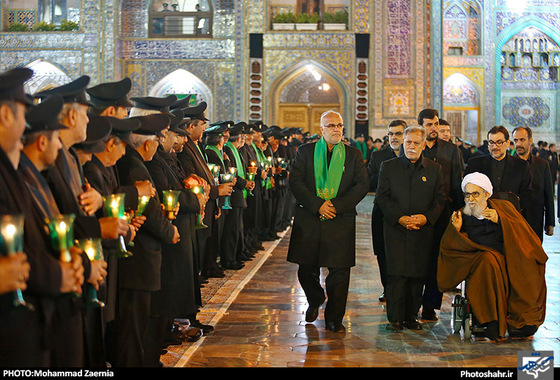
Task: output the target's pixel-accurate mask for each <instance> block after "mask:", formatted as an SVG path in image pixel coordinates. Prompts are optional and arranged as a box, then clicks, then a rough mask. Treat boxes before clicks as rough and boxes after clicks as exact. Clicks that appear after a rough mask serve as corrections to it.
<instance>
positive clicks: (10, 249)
mask: <svg viewBox="0 0 560 380" xmlns="http://www.w3.org/2000/svg"><path fill="white" fill-rule="evenodd" d="M23 220H24V216H23V215H3V216H2V218H1V223H0V224H1V227H0V239H1V242H2V244H1V246H2V248H1V250H2V254H3V255H6V256H10V255H13V254H16V253H18V252H23ZM13 305H14V306H23V307H27V308H28V309H30V310H33V309H34V307H33V305H31V304H28V303H27V302H26V301H25V299H24V298H23V293H22V291H21V289H16V291H15V292H14V294H13Z"/></svg>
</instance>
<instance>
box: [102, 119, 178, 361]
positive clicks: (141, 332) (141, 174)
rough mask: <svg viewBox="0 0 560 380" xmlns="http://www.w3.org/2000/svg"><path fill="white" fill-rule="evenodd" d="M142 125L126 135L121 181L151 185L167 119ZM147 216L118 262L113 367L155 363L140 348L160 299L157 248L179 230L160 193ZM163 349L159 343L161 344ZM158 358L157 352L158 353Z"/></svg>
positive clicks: (172, 240)
mask: <svg viewBox="0 0 560 380" xmlns="http://www.w3.org/2000/svg"><path fill="white" fill-rule="evenodd" d="M140 121H141V124H142V125H141V127H140V129H137V130H136V131H134V133H130V134H129V135H128V136H126V137H125V142H126V144H127V147H126V153H125V155H124V156H123V157H122V158H121V159H120V160H119V161H117V170H118V172H119V177H120V179H121V181H122V183H123V184H124V185H133V184H134V183H136V182H137V181H145V180H148V181H150V182H151V183H152V184H153V186H154V187H155V184H154V182H153V179H152V177H151V175H150V172H149V171H148V169H147V168H146V166H145V162H146V161H150V160H151V159H152V158H153V156H154V154H155V152H156V151H157V148H158V145H159V144H158V141H157V137H156V134H159V133H160V132H161V131H162V130H163V129H165V128H167V127H168V126H169V117H167V116H166V115H163V114H154V115H147V116H142V117H140ZM144 216H145V217H146V220H145V221H144V223H143V225H142V227H141V228H140V229H139V230H138V231H137V233H136V236H135V238H134V246H133V247H130V251H131V253H132V256H130V257H127V258H126V259H123V260H122V261H120V262H119V281H120V287H119V295H118V300H119V308H118V310H119V314H118V315H117V317H116V319H115V321H114V323H113V326H112V329H113V331H112V334H111V341H110V343H109V345H108V346H109V347H110V348H111V352H108V356H109V358H110V362H111V364H112V365H113V366H115V367H132V366H144V365H146V364H148V365H157V361H156V363H155V364H154V363H153V361H149V363H146V358H145V356H144V351H145V350H144V348H145V347H146V345H151V344H154V342H151V341H149V340H148V339H147V337H146V334H145V333H146V331H149V329H150V327H151V326H150V323H153V322H154V321H153V319H155V318H151V317H152V316H153V315H154V312H155V313H157V310H154V309H153V308H154V306H157V305H159V304H158V303H157V302H154V301H160V300H155V299H153V297H154V294H156V293H157V292H158V291H159V290H160V289H161V260H162V259H161V255H162V253H161V250H162V244H163V243H169V244H171V243H177V242H178V240H179V238H180V236H179V233H178V230H177V228H176V227H175V226H174V225H173V224H172V223H171V222H170V221H169V220H168V219H167V218H166V217H165V215H164V214H163V212H162V208H161V202H160V198H159V195H158V194H157V193H156V194H155V195H154V197H152V198H150V201H149V202H148V205H147V207H146V210H145V211H144ZM160 348H161V346H160ZM157 358H158V359H159V355H158V356H157Z"/></svg>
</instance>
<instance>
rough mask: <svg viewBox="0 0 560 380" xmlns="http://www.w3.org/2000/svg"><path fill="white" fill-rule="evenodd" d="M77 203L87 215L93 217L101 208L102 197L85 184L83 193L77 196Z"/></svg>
mask: <svg viewBox="0 0 560 380" xmlns="http://www.w3.org/2000/svg"><path fill="white" fill-rule="evenodd" d="M78 202H79V203H80V207H81V208H82V210H84V212H85V213H86V214H87V215H93V214H94V213H95V212H96V211H97V210H99V209H100V208H101V206H103V197H102V196H101V194H99V192H98V191H97V190H95V189H94V188H93V187H91V185H90V184H89V183H86V184H85V185H84V192H83V193H81V194H80V195H79V196H78Z"/></svg>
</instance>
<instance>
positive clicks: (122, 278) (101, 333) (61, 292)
mask: <svg viewBox="0 0 560 380" xmlns="http://www.w3.org/2000/svg"><path fill="white" fill-rule="evenodd" d="M32 75H33V73H32V71H31V70H29V69H25V68H16V69H13V70H10V71H8V72H5V73H2V74H0V133H1V135H0V141H1V143H0V144H1V147H2V149H1V150H0V181H1V184H0V204H1V209H0V214H1V215H8V214H23V215H24V216H25V232H24V238H25V244H24V252H25V253H19V254H16V255H13V256H10V257H2V258H1V259H0V294H1V296H0V301H1V302H2V307H1V308H0V319H2V323H1V326H2V327H0V353H1V355H0V361H1V364H0V365H1V366H10V367H44V366H49V367H82V366H90V367H105V366H106V365H107V363H109V364H110V365H111V366H114V367H132V366H135V367H138V366H158V365H159V357H160V354H161V352H162V349H163V348H164V347H165V346H166V341H169V339H171V338H173V337H172V336H170V335H171V330H172V328H173V325H174V321H176V320H181V321H182V320H188V323H189V324H190V326H191V328H193V329H199V330H202V331H204V332H205V333H208V332H210V331H212V326H208V325H204V324H202V323H200V322H199V321H198V320H197V317H196V315H197V312H198V310H199V308H200V306H201V303H202V301H201V296H200V287H201V286H202V285H201V282H203V280H204V277H203V276H202V275H208V271H209V270H210V269H216V266H215V265H216V262H217V261H218V256H217V255H216V252H217V250H220V252H223V251H222V248H223V246H226V245H227V244H230V243H231V242H229V241H228V242H227V244H225V243H224V242H225V241H226V240H227V239H225V240H224V239H221V238H220V237H224V236H230V237H231V238H233V236H234V237H235V238H237V242H243V244H237V245H238V246H241V247H245V249H244V250H242V249H239V248H238V249H237V250H236V259H237V260H243V259H248V257H247V256H245V257H241V255H242V254H248V255H251V254H252V253H253V254H254V252H256V251H257V250H259V249H262V241H263V240H272V239H275V238H277V235H276V233H277V232H279V231H281V230H283V229H284V228H285V227H286V225H287V223H288V221H289V220H290V219H291V214H290V212H291V200H290V198H289V197H288V196H286V194H287V189H286V188H285V186H284V188H283V189H282V185H278V184H279V183H281V182H282V180H281V179H282V177H283V176H287V170H286V168H283V169H282V170H278V171H277V172H276V170H275V168H274V163H275V162H277V161H278V158H279V157H280V155H284V157H283V159H284V160H286V161H289V159H290V158H291V157H293V149H295V145H296V144H287V140H288V138H287V135H290V136H291V134H292V133H291V132H292V131H285V130H281V129H280V128H278V127H271V128H267V127H266V126H265V125H263V124H259V125H253V126H251V127H250V126H248V125H246V124H245V123H237V124H236V125H234V126H228V125H227V123H215V124H214V125H212V126H211V128H210V133H209V134H208V136H210V135H211V134H214V133H215V132H216V130H219V131H221V133H224V132H225V133H227V132H229V133H230V135H232V136H231V137H230V138H231V140H233V141H232V143H233V142H236V140H241V139H242V138H241V137H238V138H236V137H235V136H243V137H244V136H250V137H249V138H248V140H251V138H253V141H252V142H251V143H248V142H247V140H246V141H245V142H246V144H245V149H243V148H241V147H240V146H239V145H237V147H238V148H239V152H242V154H239V155H238V154H236V153H234V151H233V150H231V149H230V154H227V161H228V164H227V165H232V166H235V165H239V164H240V162H241V164H244V165H246V166H245V167H244V172H245V173H246V172H247V171H248V170H249V166H251V164H250V163H252V162H254V163H255V166H256V171H257V178H259V179H261V180H256V181H254V183H249V182H251V181H246V180H245V179H243V178H241V177H240V176H239V175H238V177H237V179H238V181H237V182H236V184H235V186H233V185H232V184H231V183H230V184H217V183H216V182H214V177H213V176H212V173H210V171H209V168H208V165H207V164H208V161H207V155H206V154H205V153H207V152H208V150H205V149H204V146H203V145H202V144H201V137H202V133H203V132H204V129H205V128H206V122H207V121H208V120H207V119H206V117H205V116H204V112H205V109H206V103H204V102H201V103H200V104H198V105H197V106H194V107H190V106H188V101H189V99H188V98H186V99H181V100H179V99H177V97H175V96H174V95H172V96H168V97H164V98H155V97H139V98H131V99H130V100H129V99H128V96H127V95H128V92H129V91H130V89H131V82H130V80H129V79H128V78H125V79H123V80H122V81H119V82H111V83H104V84H100V85H97V86H94V87H91V88H87V86H88V84H89V77H87V76H82V77H80V78H78V79H77V80H75V81H72V82H71V83H68V84H66V85H63V86H60V87H56V88H53V89H50V90H47V91H43V92H41V93H38V94H35V95H34V97H35V98H36V99H39V100H40V103H39V104H36V103H37V102H36V101H35V102H34V101H33V100H32V98H31V96H30V95H28V94H25V93H24V90H23V88H24V87H23V86H24V83H25V82H26V81H27V80H29V79H30V78H31V77H32ZM86 93H87V94H89V99H88V96H87V95H86ZM131 100H132V101H134V102H135V103H134V104H133V103H131V102H130V101H131ZM130 107H132V109H131V113H130V116H128V109H129V108H130ZM26 126H27V127H26ZM263 132H266V133H265V136H267V137H266V139H267V140H266V144H263V143H264V142H265V141H264V140H263V139H262V138H261V137H260V136H261V134H263ZM256 136H258V138H256ZM254 137H255V138H254ZM175 138H178V139H179V140H181V139H183V141H184V142H183V144H181V143H178V144H172V143H171V141H175V140H174V139H175ZM22 141H23V144H24V146H23V147H22ZM228 145H229V144H228ZM259 145H260V147H262V148H263V149H265V148H266V149H265V151H264V152H263V151H262V150H260V149H258V148H257V149H255V148H256V147H257V146H259ZM234 146H235V145H234ZM249 148H253V150H254V153H256V152H260V155H259V156H257V155H256V154H255V155H251V154H250V149H249ZM290 152H291V153H290ZM268 157H270V159H268ZM271 161H272V165H271V166H266V165H265V164H266V163H270V162H271ZM261 164H262V165H261ZM224 166H226V165H224ZM226 167H227V166H226ZM238 170H239V168H238ZM273 170H275V175H274V176H273V177H272V178H270V177H269V176H270V174H271V172H272V171H273ZM262 172H264V173H265V174H261V173H262ZM267 178H268V179H271V180H272V181H274V180H275V182H276V183H275V184H274V185H272V184H271V186H268V187H267V186H266V184H267ZM195 184H202V185H203V186H204V193H203V194H195V193H194V192H193V191H191V190H192V187H193V185H195ZM243 187H244V188H245V189H247V190H249V189H250V190H251V193H252V194H254V196H247V197H244V194H245V193H246V192H244V191H242V190H243ZM169 189H176V190H181V194H180V198H179V203H178V207H177V209H176V210H175V212H174V216H173V217H172V218H171V220H169V219H168V218H166V216H165V214H164V213H163V212H162V205H161V203H162V202H161V201H160V199H162V191H163V190H169ZM116 193H124V194H125V203H126V208H127V210H129V211H133V210H136V209H137V207H138V202H139V199H140V197H141V196H147V197H149V199H150V200H149V203H148V205H147V207H146V209H145V211H144V213H143V215H142V216H135V217H133V218H132V220H131V221H130V222H128V221H126V220H124V219H121V218H115V217H108V216H107V213H106V210H105V208H104V207H103V197H107V196H109V195H110V194H116ZM236 193H238V194H241V199H244V201H245V202H246V206H245V203H243V202H242V203H237V201H235V202H233V199H234V198H235V194H236ZM224 196H231V198H232V203H233V204H234V205H235V207H237V208H240V209H242V210H243V213H242V214H240V213H236V212H231V213H230V212H229V211H230V210H227V211H226V210H221V209H220V208H219V207H220V206H219V205H220V203H221V200H222V199H223V197H224ZM240 204H241V206H239V205H240ZM235 207H234V208H235ZM263 210H269V213H268V214H266V213H263ZM272 210H284V211H283V212H282V213H279V212H276V213H272V212H271V211H272ZM226 213H227V214H228V215H227V216H226ZM60 214H73V215H75V222H74V235H75V238H76V239H83V238H102V240H103V255H104V260H90V259H89V258H88V256H87V255H86V254H85V253H84V252H83V251H82V250H81V249H79V248H78V247H77V246H74V247H72V261H71V262H62V261H61V260H60V259H59V252H57V250H56V249H54V247H53V245H52V244H51V241H50V237H49V234H48V231H47V229H46V222H45V221H46V220H47V219H48V218H49V217H53V216H56V215H60ZM197 214H202V215H203V216H204V223H205V224H206V225H207V228H204V229H196V227H195V224H196V220H197ZM232 215H235V220H231V221H230V220H229V219H228V220H227V221H226V217H228V216H232ZM273 218H274V219H273ZM221 220H224V222H221ZM220 224H221V225H222V226H224V227H225V226H227V227H228V228H229V227H232V226H235V227H236V228H235V235H223V236H222V234H221V233H222V231H220V230H219V229H217V228H216V226H218V225H220ZM240 226H243V227H240ZM225 230H226V229H224V231H225ZM217 233H218V234H220V235H216V234H217ZM120 237H124V240H125V244H127V250H128V251H130V253H131V254H132V256H130V257H127V258H124V259H117V253H118V250H119V238H120ZM225 257H226V256H222V257H220V258H219V261H221V260H222V259H223V260H224V263H227V264H228V265H230V266H231V265H232V263H231V262H227V261H226V259H225ZM206 264H208V265H206ZM232 267H233V266H232ZM237 267H239V266H237ZM205 272H206V273H205ZM87 287H93V288H95V289H96V290H97V291H98V293H99V298H100V299H101V300H102V301H103V302H104V303H105V306H104V307H103V308H99V307H95V306H92V304H90V303H89V302H88V299H87V297H86V295H85V290H86V289H87ZM16 289H23V290H25V291H24V292H23V294H24V296H25V298H26V300H27V302H28V304H29V305H31V306H33V309H31V308H26V307H15V306H13V305H12V304H11V300H12V292H13V291H15V290H16ZM79 293H83V294H82V295H81V296H76V294H79ZM186 338H188V334H187V337H186Z"/></svg>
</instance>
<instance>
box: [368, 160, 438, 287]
mask: <svg viewBox="0 0 560 380" xmlns="http://www.w3.org/2000/svg"><path fill="white" fill-rule="evenodd" d="M409 163H410V161H409V160H408V159H407V158H406V157H398V158H393V159H391V160H387V161H385V162H383V163H382V164H381V171H380V173H379V185H378V187H377V195H376V198H377V202H378V203H379V206H380V207H381V210H382V211H383V220H384V223H383V231H384V238H385V253H386V258H387V273H388V274H389V275H400V276H409V277H419V278H422V277H426V276H427V275H428V273H429V270H430V264H431V262H432V257H433V244H434V225H435V224H436V222H437V221H438V219H439V218H440V214H441V212H442V210H443V208H444V204H445V202H446V194H445V190H444V189H445V184H444V179H443V171H442V168H441V166H440V165H438V164H437V163H435V162H433V161H431V160H429V159H427V158H424V157H422V158H421V161H419V162H418V163H417V164H416V165H414V166H412V167H409V166H408V165H409ZM411 165H412V164H411ZM414 214H423V215H424V216H425V217H426V219H427V220H428V222H427V223H426V225H424V226H422V227H421V228H420V229H419V230H414V231H411V230H408V229H406V228H405V227H403V226H401V225H400V224H399V223H398V221H399V219H400V218H401V217H402V216H404V215H407V216H410V215H414Z"/></svg>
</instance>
